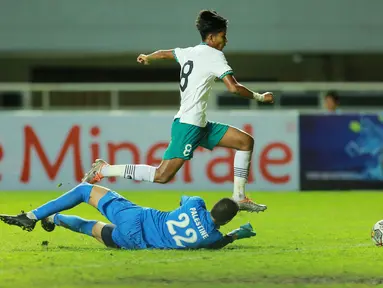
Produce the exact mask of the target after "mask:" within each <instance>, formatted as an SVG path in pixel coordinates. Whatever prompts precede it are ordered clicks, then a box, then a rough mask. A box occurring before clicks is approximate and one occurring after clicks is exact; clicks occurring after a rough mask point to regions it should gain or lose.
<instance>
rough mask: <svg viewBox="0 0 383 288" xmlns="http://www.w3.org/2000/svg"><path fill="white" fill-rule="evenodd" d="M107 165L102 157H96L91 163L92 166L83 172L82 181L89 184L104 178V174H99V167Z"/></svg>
mask: <svg viewBox="0 0 383 288" xmlns="http://www.w3.org/2000/svg"><path fill="white" fill-rule="evenodd" d="M107 165H109V164H108V163H107V162H106V161H104V160H102V159H96V161H94V163H93V164H92V168H91V169H90V170H89V171H88V173H86V174H85V176H84V177H83V178H82V180H81V181H82V182H88V183H90V184H95V183H98V182H100V181H101V180H102V178H104V175H102V174H101V169H102V167H104V166H107Z"/></svg>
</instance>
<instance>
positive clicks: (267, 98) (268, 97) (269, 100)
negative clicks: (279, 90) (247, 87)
mask: <svg viewBox="0 0 383 288" xmlns="http://www.w3.org/2000/svg"><path fill="white" fill-rule="evenodd" d="M262 95H264V96H265V100H263V102H264V103H274V94H273V93H271V92H266V93H263V94H262Z"/></svg>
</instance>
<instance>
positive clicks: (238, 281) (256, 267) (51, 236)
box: [0, 192, 383, 288]
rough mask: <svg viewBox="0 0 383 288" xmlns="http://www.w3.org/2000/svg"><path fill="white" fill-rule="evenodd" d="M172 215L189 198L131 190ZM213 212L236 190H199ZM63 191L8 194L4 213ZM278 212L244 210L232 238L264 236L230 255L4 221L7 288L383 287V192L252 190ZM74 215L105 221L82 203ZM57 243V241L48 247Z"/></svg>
mask: <svg viewBox="0 0 383 288" xmlns="http://www.w3.org/2000/svg"><path fill="white" fill-rule="evenodd" d="M122 194H123V195H124V196H126V197H127V198H128V199H130V200H132V201H133V202H136V203H138V204H140V205H143V206H150V207H154V208H158V209H163V210H171V209H173V208H175V207H177V205H178V203H179V197H180V196H181V193H176V192H166V193H165V192H158V193H153V192H125V193H122ZM183 194H186V195H199V196H202V197H203V198H204V199H205V200H206V203H207V205H208V207H211V206H212V205H213V203H214V202H215V201H216V200H218V199H219V198H220V197H224V196H229V195H230V193H229V192H228V193H218V192H211V193H207V192H203V193H202V192H197V193H196V192H194V193H190V192H189V193H186V192H185V193H183ZM59 195H60V194H59V193H57V192H55V193H54V192H52V193H41V192H39V193H38V192H28V193H25V192H24V193H23V192H1V193H0V212H1V213H18V212H19V211H20V210H21V209H23V210H26V211H27V210H30V209H32V208H33V207H36V206H37V205H41V204H43V203H44V202H45V201H47V200H50V199H52V198H55V197H57V196H59ZM251 196H252V197H253V198H254V199H256V200H257V201H259V202H261V203H265V204H267V205H268V206H269V209H268V210H267V211H266V212H265V213H260V214H249V213H245V212H242V213H240V214H239V216H237V217H236V218H235V220H234V221H232V222H231V223H230V224H228V225H227V227H223V228H222V230H221V231H222V232H228V231H230V230H232V229H234V228H237V227H238V226H239V225H241V224H244V223H246V222H248V221H250V222H251V223H252V225H253V227H254V228H255V230H256V231H257V236H256V237H254V238H251V239H246V240H242V241H238V242H236V243H233V244H231V245H229V246H227V247H226V248H225V249H223V250H220V251H206V250H199V251H116V250H112V249H107V248H104V247H103V246H102V245H101V244H99V243H98V242H97V241H95V240H94V239H92V238H90V237H88V236H85V235H81V234H76V233H73V232H70V231H68V230H66V229H63V228H61V227H59V228H57V229H56V230H55V231H54V232H52V233H47V232H44V231H43V230H42V228H41V227H40V225H38V226H36V229H35V230H34V231H33V232H30V233H28V232H24V231H22V230H21V229H20V228H18V227H14V226H12V227H11V226H7V225H5V224H4V223H0V287H1V288H3V287H12V288H14V287H183V288H184V287H199V288H201V287H235V288H240V287H318V288H319V287H369V286H376V285H379V286H380V285H381V283H383V275H382V267H383V264H382V262H380V260H381V259H383V256H382V255H383V248H379V247H375V246H374V245H373V243H372V241H371V239H370V229H371V227H372V225H373V224H374V223H375V222H377V221H378V220H380V219H383V208H382V203H383V194H380V193H378V192H377V193H372V192H364V193H362V192H345V193H333V192H309V193H251ZM67 214H77V215H79V216H82V217H84V218H88V219H98V220H104V221H105V219H104V218H103V216H101V215H100V214H99V213H98V211H96V210H95V209H93V208H92V207H90V206H87V205H86V204H82V205H80V206H79V207H77V208H75V209H73V210H72V211H67ZM43 241H48V245H42V242H43Z"/></svg>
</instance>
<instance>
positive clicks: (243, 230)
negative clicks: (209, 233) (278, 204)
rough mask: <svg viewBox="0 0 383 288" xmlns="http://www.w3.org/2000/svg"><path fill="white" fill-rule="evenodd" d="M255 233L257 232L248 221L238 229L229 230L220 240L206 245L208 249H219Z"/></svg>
mask: <svg viewBox="0 0 383 288" xmlns="http://www.w3.org/2000/svg"><path fill="white" fill-rule="evenodd" d="M255 235H257V234H256V233H255V232H254V231H253V227H252V226H251V224H250V223H247V224H245V225H242V226H241V227H239V228H238V229H235V230H233V231H231V232H230V233H228V234H227V235H226V236H224V237H223V238H221V239H220V240H218V241H216V242H214V243H213V244H211V245H210V246H209V247H208V249H221V248H223V247H225V246H227V245H228V244H230V243H233V242H234V241H235V240H239V239H245V238H250V237H253V236H255Z"/></svg>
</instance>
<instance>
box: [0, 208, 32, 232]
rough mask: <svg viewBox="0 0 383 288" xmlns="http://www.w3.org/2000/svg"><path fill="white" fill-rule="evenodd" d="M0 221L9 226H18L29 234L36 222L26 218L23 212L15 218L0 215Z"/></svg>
mask: <svg viewBox="0 0 383 288" xmlns="http://www.w3.org/2000/svg"><path fill="white" fill-rule="evenodd" d="M0 220H1V221H3V222H4V223H7V224H9V225H15V226H19V227H21V229H23V230H26V231H28V232H31V231H32V230H33V229H34V228H35V226H36V223H37V220H35V219H30V218H28V217H27V214H26V213H24V212H22V213H21V214H19V215H15V216H13V215H5V214H0Z"/></svg>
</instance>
